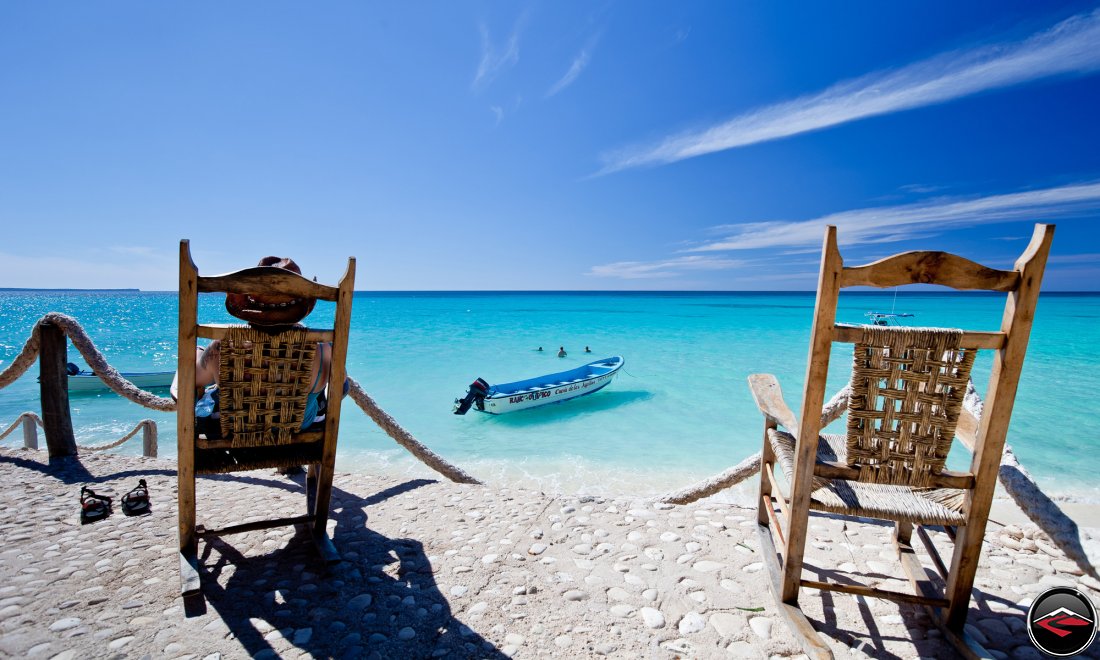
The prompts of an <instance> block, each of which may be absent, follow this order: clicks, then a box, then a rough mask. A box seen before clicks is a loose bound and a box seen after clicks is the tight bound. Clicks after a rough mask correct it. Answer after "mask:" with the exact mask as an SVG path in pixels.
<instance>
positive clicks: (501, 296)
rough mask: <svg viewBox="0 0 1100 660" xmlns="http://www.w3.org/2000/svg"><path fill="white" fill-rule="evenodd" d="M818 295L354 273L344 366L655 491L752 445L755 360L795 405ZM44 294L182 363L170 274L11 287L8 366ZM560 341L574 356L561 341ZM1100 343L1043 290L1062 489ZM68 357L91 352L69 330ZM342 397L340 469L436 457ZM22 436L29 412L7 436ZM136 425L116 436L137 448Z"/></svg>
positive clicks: (102, 402) (475, 445) (1095, 432)
mask: <svg viewBox="0 0 1100 660" xmlns="http://www.w3.org/2000/svg"><path fill="white" fill-rule="evenodd" d="M223 300H224V299H223V298H222V297H215V296H203V297H202V298H201V299H200V301H201V302H200V305H201V309H200V319H201V320H203V321H208V322H229V321H232V320H233V319H231V318H230V317H229V316H228V315H227V314H226V313H225V309H224V306H223ZM813 302H814V296H813V294H812V293H780V294H774V293H357V294H356V295H355V302H354V311H353V317H352V331H351V345H350V349H349V355H348V373H349V374H350V375H352V376H353V377H354V378H356V379H357V380H358V381H359V382H360V383H361V384H362V385H363V386H364V387H365V388H366V389H367V391H368V392H370V393H371V395H372V396H373V397H374V398H375V400H376V401H378V403H379V404H380V405H381V406H382V407H383V408H385V409H386V410H387V411H388V412H389V413H390V414H391V415H393V416H394V417H395V418H396V419H397V420H398V421H399V422H400V423H401V424H402V425H404V426H405V427H406V428H407V429H409V431H411V432H412V433H413V435H415V436H416V437H417V438H418V439H419V440H421V441H422V442H424V443H425V444H427V445H428V446H430V447H431V448H432V449H434V450H435V451H436V452H438V453H440V454H442V455H443V456H445V457H446V458H447V459H449V460H451V461H452V462H454V463H456V464H457V465H459V466H461V467H463V468H464V469H466V470H467V471H469V472H471V473H472V474H474V475H476V476H478V477H480V478H482V479H484V480H487V481H490V482H495V483H507V484H512V485H524V486H527V487H535V488H540V489H543V490H546V491H552V492H569V493H588V494H596V495H615V494H631V495H656V494H660V493H663V492H665V491H668V490H670V489H674V488H678V487H681V486H684V485H687V484H690V483H693V482H694V481H697V480H699V479H702V478H705V477H708V476H710V475H712V474H714V473H716V472H718V471H720V470H722V469H724V468H725V467H727V466H729V465H732V464H734V463H736V462H738V461H740V460H742V459H743V458H745V457H746V456H748V455H749V454H751V453H753V452H755V451H757V450H758V449H759V446H760V439H761V429H762V422H761V418H760V415H759V413H758V412H757V411H756V408H755V406H754V405H753V402H752V399H751V397H750V396H749V391H748V388H747V386H746V381H745V379H746V376H748V375H749V374H752V373H758V372H770V373H774V374H776V376H778V378H779V381H780V383H781V384H782V386H783V389H784V392H785V394H786V397H787V401H788V403H790V405H791V407H792V409H794V410H796V411H797V410H798V405H799V401H800V400H801V387H802V379H803V376H804V374H805V369H806V354H807V342H808V338H809V325H810V321H811V316H812V313H813ZM895 305H896V310H897V311H899V312H900V311H904V312H910V313H913V314H916V317H915V319H912V325H945V326H956V327H965V328H969V329H980V330H993V329H997V328H998V327H999V324H1000V316H1001V311H1002V309H1003V297H1002V296H993V295H963V296H959V295H955V294H939V293H922V294H912V293H907V294H901V296H899V297H898V298H897V300H896V301H895V299H894V294H892V293H879V292H875V293H850V294H846V295H845V296H843V297H842V298H841V306H840V309H839V311H838V320H841V321H849V322H861V321H862V320H863V314H864V312H866V311H868V310H872V309H874V310H880V311H890V309H891V307H894V306H895ZM49 311H59V312H63V313H66V314H69V315H72V316H74V317H76V318H77V319H78V320H79V321H80V322H81V323H82V324H83V325H84V328H85V329H86V330H87V331H88V334H89V335H90V336H91V337H92V339H93V341H95V343H96V345H97V346H98V347H99V349H100V350H101V351H102V352H103V353H104V354H105V355H106V356H107V358H108V360H109V361H110V363H111V364H112V365H114V366H115V367H116V368H118V369H119V370H121V371H127V370H135V371H149V370H170V369H174V368H175V359H176V358H175V344H176V294H175V293H139V292H134V293H126V292H51V291H34V292H0V361H2V362H0V368H3V367H4V366H6V365H7V364H9V363H10V361H11V360H12V358H13V357H14V356H15V355H16V354H17V353H18V351H19V350H20V348H21V347H22V346H23V343H24V342H25V341H26V339H27V337H28V336H29V334H30V331H31V328H32V327H33V324H34V322H35V321H36V320H37V319H38V318H40V317H41V316H42V315H43V314H45V313H46V312H49ZM331 319H332V306H331V304H329V305H327V306H326V305H324V304H318V308H317V310H316V311H315V312H314V313H313V315H312V316H311V317H310V319H309V322H310V323H311V324H312V325H316V326H322V325H324V324H326V323H331ZM586 345H587V346H590V347H591V348H592V354H591V355H585V353H584V347H585V346H586ZM539 346H542V347H543V348H544V349H545V350H544V351H543V352H541V353H540V352H537V351H536V350H535V349H536V348H537V347H539ZM558 346H565V348H566V350H567V351H568V352H569V355H568V357H566V358H562V359H559V358H558V357H556V353H557V349H558ZM1098 347H1100V294H1057V293H1045V294H1043V297H1042V299H1041V300H1040V303H1039V309H1038V313H1037V316H1036V321H1035V326H1034V330H1033V332H1032V337H1031V345H1030V349H1029V351H1028V356H1027V362H1026V364H1025V366H1024V372H1023V379H1022V381H1021V383H1020V389H1019V395H1018V399H1017V404H1016V408H1015V411H1014V414H1013V418H1012V426H1011V429H1010V433H1009V439H1008V441H1009V443H1010V444H1011V445H1012V446H1013V447H1014V448H1015V450H1016V453H1017V455H1018V456H1019V458H1020V460H1021V462H1022V463H1023V464H1024V466H1025V467H1026V468H1027V469H1028V470H1030V471H1031V472H1032V474H1033V475H1035V476H1036V478H1037V479H1038V481H1039V482H1040V484H1041V485H1042V486H1043V487H1044V488H1045V489H1046V490H1047V491H1048V492H1049V493H1051V494H1064V495H1071V496H1074V497H1076V498H1084V499H1090V500H1094V501H1100V485H1098V484H1100V480H1098V479H1097V478H1096V475H1097V474H1098V473H1100V420H1098V413H1100V404H1098V403H1097V396H1098V393H1100V348H1098ZM844 349H845V347H844V346H840V345H838V347H837V349H836V351H835V352H834V355H833V359H832V369H831V372H830V382H829V391H830V393H831V392H833V391H835V390H837V389H839V388H840V387H842V386H843V384H844V382H845V381H846V378H847V373H846V371H847V369H848V367H849V363H850V359H851V358H850V348H849V349H848V350H847V351H845V350H844ZM611 355H622V356H623V357H624V358H625V360H626V366H625V367H624V369H623V371H621V372H620V374H619V375H618V377H616V379H615V381H614V382H613V383H612V384H611V386H609V387H607V388H606V389H604V390H603V391H601V392H599V393H597V394H595V395H592V396H589V397H584V398H581V399H577V400H575V401H571V402H568V403H564V404H556V405H550V406H546V407H543V408H538V409H534V410H530V411H525V412H517V413H513V414H509V415H503V416H499V417H497V416H490V415H485V414H480V413H476V412H471V413H469V414H468V415H466V416H465V417H460V416H456V415H453V414H451V405H452V402H453V400H454V399H455V398H456V397H459V396H461V395H463V394H464V393H465V391H466V386H467V385H468V384H469V383H470V382H471V381H473V380H474V379H475V378H477V377H479V376H480V377H482V378H485V379H486V380H488V381H489V382H490V383H492V382H500V381H510V380H518V379H521V378H527V377H531V376H537V375H540V374H543V373H549V372H553V371H560V370H563V369H565V368H570V367H574V366H577V365H580V364H583V363H585V362H588V361H590V360H592V359H596V358H603V357H607V356H611ZM69 360H70V361H72V362H76V363H77V364H80V365H81V366H82V367H84V366H85V365H84V362H83V360H82V359H81V358H80V356H79V354H78V353H77V352H76V350H75V349H73V348H72V347H70V353H69ZM990 362H991V357H990V356H989V355H988V354H982V355H980V356H979V358H978V364H977V366H976V367H975V374H976V376H977V378H976V379H975V380H976V382H978V389H979V391H981V392H983V393H984V390H985V381H986V378H987V377H988V373H989V368H990ZM36 375H37V369H32V370H31V371H30V372H28V373H27V375H25V376H24V377H23V378H21V379H20V380H19V381H17V382H16V383H15V384H13V385H11V386H9V387H7V388H6V389H4V390H0V428H7V425H8V424H9V423H10V422H11V421H12V420H13V419H15V417H16V416H17V415H18V414H19V413H21V412H23V411H26V410H38V409H39V406H38V386H37V382H36V379H35V376H36ZM71 404H72V412H73V425H74V429H75V431H76V435H77V441H78V442H79V443H81V444H95V443H103V442H106V441H110V440H114V439H116V438H118V437H120V436H121V435H122V434H123V433H124V432H126V431H128V430H129V429H130V428H132V427H133V425H134V424H135V423H136V422H137V421H139V420H140V419H142V418H145V417H149V418H152V419H154V420H155V421H156V422H157V424H158V426H159V430H160V451H161V455H162V456H165V457H171V456H173V455H174V453H175V440H176V438H175V417H174V415H173V414H165V413H158V412H155V411H151V410H147V409H144V408H141V407H139V406H137V405H136V404H132V403H130V402H128V401H126V400H124V399H121V398H119V397H117V396H115V395H114V394H111V393H105V394H100V395H74V396H72V397H71ZM344 411H345V412H344V415H343V419H342V422H341V432H340V443H339V454H338V457H337V470H340V471H357V472H386V473H400V474H406V473H407V474H415V475H431V474H434V473H431V472H429V471H428V470H427V469H426V468H423V467H422V466H420V464H419V463H418V462H416V461H415V460H413V459H412V458H411V457H409V455H408V454H407V452H405V450H404V449H402V448H400V447H399V446H398V445H396V443H394V442H393V441H392V440H391V439H390V438H389V437H388V436H387V435H385V434H384V433H383V432H382V431H380V430H379V429H378V428H377V427H375V426H374V425H373V423H372V422H371V421H370V420H369V419H368V418H367V416H366V415H365V414H363V413H362V412H361V411H360V410H359V409H358V407H356V406H355V405H354V403H353V402H351V401H350V400H348V401H347V403H346V405H345V407H344ZM838 426H839V425H838ZM834 428H837V427H834ZM21 437H22V434H21V433H20V432H18V431H16V432H15V433H13V434H12V435H11V436H9V437H8V439H7V440H6V442H7V444H8V445H12V444H15V443H18V442H20V441H21ZM140 445H141V443H140V441H134V442H131V443H129V444H127V445H126V446H124V447H123V448H121V449H119V450H116V451H122V452H126V453H138V452H140ZM968 460H969V458H968V456H967V455H966V453H965V450H962V449H961V447H956V450H955V451H954V452H953V454H952V457H951V460H950V461H949V463H950V464H952V465H953V467H957V468H961V467H965V466H966V464H967V461H968ZM734 499H740V498H739V497H738V496H734Z"/></svg>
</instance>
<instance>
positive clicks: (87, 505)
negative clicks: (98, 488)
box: [80, 486, 111, 525]
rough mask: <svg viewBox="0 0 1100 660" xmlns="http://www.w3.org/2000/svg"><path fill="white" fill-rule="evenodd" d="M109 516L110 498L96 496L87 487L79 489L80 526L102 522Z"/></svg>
mask: <svg viewBox="0 0 1100 660" xmlns="http://www.w3.org/2000/svg"><path fill="white" fill-rule="evenodd" d="M109 515H111V498H109V497H106V496H103V495H96V494H95V491H94V490H92V489H91V488H88V487H87V486H84V487H83V488H81V489H80V524H81V525H87V524H88V523H91V522H95V521H97V520H103V519H104V518H106V517H107V516H109Z"/></svg>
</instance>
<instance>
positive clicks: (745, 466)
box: [657, 385, 851, 504]
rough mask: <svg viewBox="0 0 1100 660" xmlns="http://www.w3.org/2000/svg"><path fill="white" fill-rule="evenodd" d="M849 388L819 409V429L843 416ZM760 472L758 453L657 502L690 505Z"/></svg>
mask: <svg viewBox="0 0 1100 660" xmlns="http://www.w3.org/2000/svg"><path fill="white" fill-rule="evenodd" d="M850 391H851V388H850V387H849V386H847V385H845V386H844V387H843V388H841V390H840V391H839V392H837V393H836V394H834V395H833V398H831V399H829V402H828V403H826V404H825V406H824V407H823V408H822V409H821V428H825V427H826V426H828V425H829V424H831V423H833V422H834V421H836V420H838V419H840V416H841V415H843V414H844V411H845V409H846V406H847V403H848V393H849V392H850ZM759 471H760V452H756V453H755V454H753V455H752V456H749V457H748V458H746V459H745V460H743V461H741V462H740V463H738V464H737V465H734V466H733V467H731V468H730V469H728V470H726V471H724V472H721V473H719V474H716V475H714V476H713V477H711V478H709V479H704V480H703V481H700V482H698V483H696V484H692V485H691V486H688V487H687V488H683V489H681V490H677V491H674V492H672V493H668V494H667V495H663V496H661V497H658V498H657V501H658V502H663V503H665V504H690V503H691V502H694V501H696V500H701V499H703V498H704V497H710V496H711V495H714V494H715V493H718V492H720V491H723V490H725V489H727V488H729V487H731V486H736V485H737V484H739V483H741V482H742V481H744V480H745V479H748V478H749V477H751V476H752V475H754V474H756V473H757V472H759Z"/></svg>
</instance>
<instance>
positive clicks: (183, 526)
mask: <svg viewBox="0 0 1100 660" xmlns="http://www.w3.org/2000/svg"><path fill="white" fill-rule="evenodd" d="M188 468H190V469H182V468H181V469H180V470H179V471H178V477H177V492H178V498H177V505H178V509H179V547H180V557H179V565H180V593H181V594H182V595H183V596H190V595H193V594H197V593H199V591H200V590H201V588H202V587H201V582H200V580H199V558H198V541H197V539H196V537H195V473H194V471H193V469H194V468H193V466H188Z"/></svg>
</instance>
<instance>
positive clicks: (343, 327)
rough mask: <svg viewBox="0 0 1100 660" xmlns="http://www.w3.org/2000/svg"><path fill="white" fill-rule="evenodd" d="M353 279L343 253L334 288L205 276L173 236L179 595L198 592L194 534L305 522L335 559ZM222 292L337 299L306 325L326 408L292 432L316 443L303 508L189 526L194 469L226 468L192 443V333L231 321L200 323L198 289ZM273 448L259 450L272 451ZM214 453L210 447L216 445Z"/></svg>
mask: <svg viewBox="0 0 1100 660" xmlns="http://www.w3.org/2000/svg"><path fill="white" fill-rule="evenodd" d="M354 285H355V259H354V258H349V259H348V266H347V270H346V271H345V272H344V275H343V277H341V278H340V282H339V283H338V284H337V285H336V286H326V285H324V284H318V283H316V282H311V281H310V280H308V279H306V278H304V277H302V276H300V275H298V274H296V273H292V272H290V271H287V270H284V269H282V268H275V267H270V266H262V267H254V268H246V269H244V270H239V271H236V272H233V273H227V274H224V275H215V276H209V277H204V276H201V275H199V273H198V268H197V267H196V266H195V263H194V261H192V259H191V250H190V244H189V241H188V240H186V239H184V240H182V241H180V291H179V363H178V371H177V379H178V380H177V382H178V388H177V397H178V398H177V413H176V432H177V445H178V459H179V467H178V483H179V493H178V495H179V497H178V503H179V548H180V581H181V591H182V593H183V595H185V596H187V595H191V594H195V593H198V592H199V591H200V589H201V585H200V580H199V572H198V539H199V538H200V537H210V536H222V535H226V534H234V533H240V532H247V531H253V530H259V529H268V528H271V527H282V526H287V525H298V524H304V525H309V526H310V528H311V532H312V535H313V539H314V542H315V543H316V545H317V548H318V550H319V552H320V554H321V556H322V557H323V559H324V560H325V561H326V562H335V561H339V554H338V553H337V552H336V548H335V546H334V545H333V544H332V541H331V539H330V538H329V537H328V530H327V526H328V512H329V504H330V502H331V498H332V477H333V470H334V467H335V463H336V440H337V435H338V432H339V420H340V406H341V401H342V399H343V397H342V393H343V387H344V378H345V376H346V370H345V363H346V360H347V349H348V333H349V326H350V321H351V303H352V296H353V294H354ZM208 292H215V293H221V292H228V293H244V294H270V293H281V294H287V295H292V296H298V297H308V298H315V299H317V300H328V301H333V302H335V303H336V319H335V323H334V327H333V329H331V330H314V329H309V330H307V331H306V332H305V337H306V339H307V340H308V341H318V342H331V343H332V358H331V362H330V365H331V366H330V369H329V377H328V383H327V385H328V391H329V392H330V393H331V394H330V396H329V399H328V408H327V411H326V415H325V420H324V429H323V430H321V431H316V430H313V429H310V430H306V431H302V432H300V433H296V434H294V440H293V441H294V442H302V443H307V442H311V443H318V442H319V443H321V447H322V449H321V451H320V456H319V460H317V461H316V462H311V463H309V467H308V472H307V478H306V514H305V515H302V516H295V517H290V518H278V519H272V520H261V521H255V522H248V523H243V524H239V525H233V526H230V527H226V528H223V529H211V530H208V529H204V528H203V527H202V526H201V525H196V518H195V504H196V503H195V477H196V475H197V474H207V473H212V472H225V471H229V470H226V469H219V470H210V469H204V468H203V467H202V465H201V463H199V464H197V463H196V453H197V452H200V453H201V452H203V451H210V450H203V449H198V448H196V442H195V440H194V438H195V354H196V345H197V339H198V338H199V337H203V338H205V339H222V338H224V337H225V336H226V334H227V332H228V331H229V329H230V327H231V326H226V325H215V324H199V322H198V294H199V293H208ZM277 450H278V448H271V449H267V450H266V451H277ZM215 451H216V450H215ZM249 451H250V452H252V454H251V455H253V456H256V457H259V456H262V455H263V453H264V452H265V449H264V448H250V450H249ZM269 465H270V463H263V462H261V463H260V464H257V465H253V466H251V467H250V466H249V465H248V464H247V463H242V464H241V465H239V466H234V467H233V470H232V471H237V470H249V469H260V468H263V467H268V466H269Z"/></svg>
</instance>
